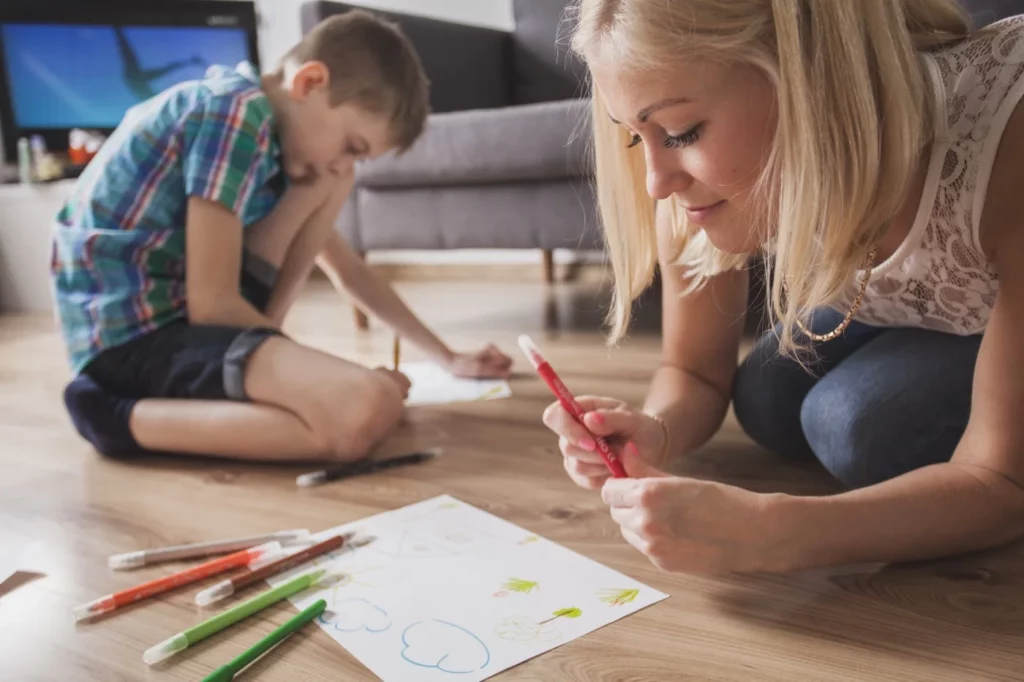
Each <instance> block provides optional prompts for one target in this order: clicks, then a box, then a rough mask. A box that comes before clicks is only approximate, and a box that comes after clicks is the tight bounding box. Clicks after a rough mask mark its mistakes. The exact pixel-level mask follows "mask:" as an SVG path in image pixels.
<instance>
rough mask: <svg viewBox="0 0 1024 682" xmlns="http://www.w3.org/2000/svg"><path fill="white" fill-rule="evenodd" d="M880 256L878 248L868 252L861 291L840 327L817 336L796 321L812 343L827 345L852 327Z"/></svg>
mask: <svg viewBox="0 0 1024 682" xmlns="http://www.w3.org/2000/svg"><path fill="white" fill-rule="evenodd" d="M877 255H878V249H877V247H872V249H871V251H869V252H868V257H867V263H866V264H865V267H864V279H863V280H861V283H860V291H858V292H857V298H855V299H853V305H852V306H850V312H848V313H846V317H844V318H843V321H842V322H840V323H839V326H838V327H836V328H835V329H833V330H832V331H830V332H829V333H828V334H815V333H813V332H812V331H811V330H809V329H807V327H805V326H804V323H803V322H801V321H800V320H799V319H798V320H797V321H796V326H797V327H799V328H800V331H801V332H802V333H803V334H804V335H806V336H808V337H810V339H811V340H812V341H817V342H818V343H827V342H828V341H831V340H832V339H834V338H836V337H837V336H839V335H840V334H842V333H843V332H844V331H846V328H847V327H848V326H850V322H852V321H853V316H854V315H856V314H857V310H858V309H859V308H860V304H861V302H862V301H863V300H864V293H865V292H866V291H867V290H868V280H869V279H871V270H872V269H874V267H875V256H877Z"/></svg>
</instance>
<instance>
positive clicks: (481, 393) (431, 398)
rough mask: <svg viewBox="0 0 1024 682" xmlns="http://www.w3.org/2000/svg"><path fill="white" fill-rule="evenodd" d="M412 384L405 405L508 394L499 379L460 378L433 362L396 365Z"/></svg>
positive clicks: (462, 400) (508, 390)
mask: <svg viewBox="0 0 1024 682" xmlns="http://www.w3.org/2000/svg"><path fill="white" fill-rule="evenodd" d="M398 369H399V371H400V372H402V373H403V374H405V375H406V376H407V377H409V381H411V382H412V387H411V388H410V389H409V397H408V398H407V399H406V401H405V404H406V405H441V404H444V403H462V402H470V401H474V400H495V399H497V398H507V397H509V396H510V395H512V389H511V388H509V385H508V382H507V381H504V380H502V379H462V378H459V377H455V376H452V374H451V373H449V372H448V371H447V370H445V369H444V368H442V367H440V366H439V365H437V364H435V363H433V362H410V363H408V364H403V365H401V366H399V368H398Z"/></svg>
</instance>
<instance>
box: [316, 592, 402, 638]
mask: <svg viewBox="0 0 1024 682" xmlns="http://www.w3.org/2000/svg"><path fill="white" fill-rule="evenodd" d="M318 620H319V621H320V622H321V623H323V624H324V625H332V626H334V629H335V630H337V631H338V632H363V631H365V632H369V633H373V634H376V633H379V632H386V631H387V630H389V629H390V628H391V618H390V617H389V616H388V614H387V611H385V610H384V609H382V608H381V607H379V606H377V605H376V604H373V603H371V602H370V601H369V600H366V599H362V598H359V597H356V598H353V599H342V600H341V601H336V602H334V603H333V604H332V605H331V611H330V615H327V614H326V613H325V614H324V615H321V616H320V617H319V618H318Z"/></svg>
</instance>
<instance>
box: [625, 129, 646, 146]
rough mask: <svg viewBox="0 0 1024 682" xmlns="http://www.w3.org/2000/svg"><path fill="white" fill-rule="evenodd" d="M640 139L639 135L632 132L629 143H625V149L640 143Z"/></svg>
mask: <svg viewBox="0 0 1024 682" xmlns="http://www.w3.org/2000/svg"><path fill="white" fill-rule="evenodd" d="M641 141H642V140H641V139H640V136H639V135H637V134H636V133H633V137H631V138H630V140H629V144H627V145H626V149H632V148H633V147H635V146H637V145H638V144H640V142H641Z"/></svg>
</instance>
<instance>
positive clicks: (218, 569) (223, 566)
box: [75, 540, 281, 620]
mask: <svg viewBox="0 0 1024 682" xmlns="http://www.w3.org/2000/svg"><path fill="white" fill-rule="evenodd" d="M279 551H281V543H280V542H277V541H276V540H275V541H274V542H268V543H267V544H265V545H259V546H258V547H250V548H249V549H243V550H242V551H240V552H235V553H234V554H228V555H227V556H223V557H220V558H219V559H213V560H211V561H207V562H206V563H202V564H199V565H198V566H193V567H191V568H186V569H185V570H183V571H179V572H177V573H172V574H171V575H165V576H164V577H162V578H157V579H156V580H150V581H149V582H148V583H143V584H141V585H136V586H135V587H130V588H128V589H126V590H121V591H120V592H115V593H114V594H108V595H107V596H106V597H100V598H99V599H97V600H95V601H92V602H89V603H88V604H82V605H81V606H76V607H75V620H82V619H83V618H91V617H92V616H98V615H100V614H102V613H107V612H108V611H113V610H114V609H118V608H121V607H122V606H126V605H127V604H132V603H134V602H137V601H141V600H143V599H146V598H148V597H152V596H153V595H155V594H160V593H162V592H167V591H168V590H172V589H174V588H175V587H181V586H182V585H188V584H191V583H194V582H197V581H199V580H202V579H203V578H208V577H210V576H211V575H217V574H218V573H223V572H224V571H230V570H231V569H232V568H240V567H242V566H248V565H249V564H251V563H253V562H254V561H258V560H260V559H264V558H266V557H267V555H268V554H270V553H272V552H273V553H276V552H279Z"/></svg>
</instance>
